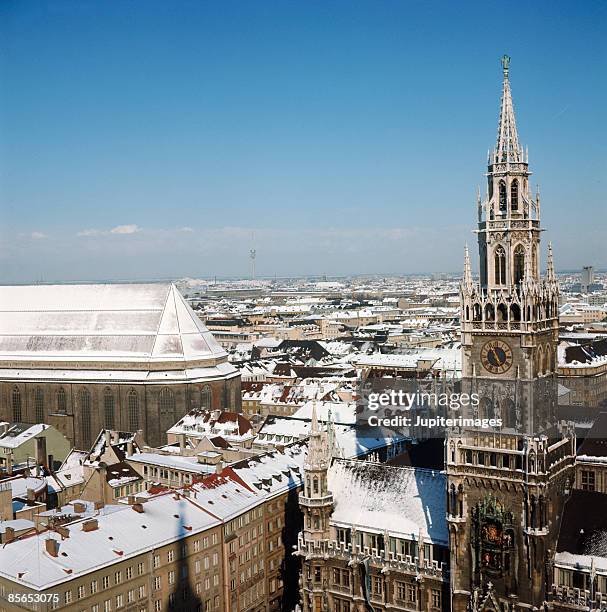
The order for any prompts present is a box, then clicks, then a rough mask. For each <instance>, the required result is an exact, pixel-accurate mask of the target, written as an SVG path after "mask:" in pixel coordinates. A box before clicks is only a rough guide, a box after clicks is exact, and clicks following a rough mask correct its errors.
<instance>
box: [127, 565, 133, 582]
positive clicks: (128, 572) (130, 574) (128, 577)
mask: <svg viewBox="0 0 607 612" xmlns="http://www.w3.org/2000/svg"><path fill="white" fill-rule="evenodd" d="M132 577H133V568H132V567H127V568H126V579H127V580H130V579H131V578H132Z"/></svg>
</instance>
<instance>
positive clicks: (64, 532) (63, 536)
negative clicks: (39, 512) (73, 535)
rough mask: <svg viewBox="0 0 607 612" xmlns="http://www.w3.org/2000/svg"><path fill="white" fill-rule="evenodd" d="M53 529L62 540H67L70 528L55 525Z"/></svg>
mask: <svg viewBox="0 0 607 612" xmlns="http://www.w3.org/2000/svg"><path fill="white" fill-rule="evenodd" d="M55 531H56V532H57V533H58V534H59V535H60V536H61V539H62V540H67V539H68V538H69V537H70V530H69V529H68V528H67V527H62V526H61V525H59V526H58V527H55Z"/></svg>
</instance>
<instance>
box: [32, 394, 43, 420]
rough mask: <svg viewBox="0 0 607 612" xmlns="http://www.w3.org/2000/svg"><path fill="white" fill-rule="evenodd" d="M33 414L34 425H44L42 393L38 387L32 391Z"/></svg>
mask: <svg viewBox="0 0 607 612" xmlns="http://www.w3.org/2000/svg"><path fill="white" fill-rule="evenodd" d="M34 412H35V416H36V423H44V392H43V391H42V389H41V388H40V387H36V390H35V391H34Z"/></svg>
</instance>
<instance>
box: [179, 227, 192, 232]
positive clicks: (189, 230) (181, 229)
mask: <svg viewBox="0 0 607 612" xmlns="http://www.w3.org/2000/svg"><path fill="white" fill-rule="evenodd" d="M177 231H179V232H193V231H194V229H193V228H191V227H180V228H179V230H177Z"/></svg>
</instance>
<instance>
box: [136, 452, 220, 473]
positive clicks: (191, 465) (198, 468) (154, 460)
mask: <svg viewBox="0 0 607 612" xmlns="http://www.w3.org/2000/svg"><path fill="white" fill-rule="evenodd" d="M128 461H129V463H136V464H145V465H153V466H159V467H166V468H169V469H173V470H179V471H182V472H192V473H194V474H209V473H211V472H214V471H215V466H213V465H205V464H203V463H199V462H198V459H197V458H196V457H183V456H181V455H175V454H170V455H162V454H160V453H138V454H137V455H133V456H132V457H129V458H128Z"/></svg>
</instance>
